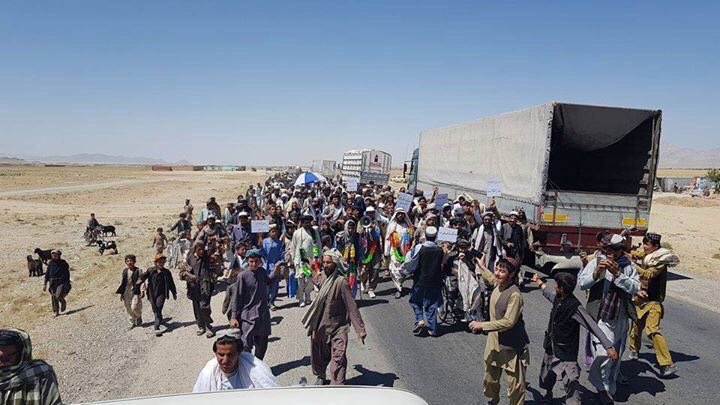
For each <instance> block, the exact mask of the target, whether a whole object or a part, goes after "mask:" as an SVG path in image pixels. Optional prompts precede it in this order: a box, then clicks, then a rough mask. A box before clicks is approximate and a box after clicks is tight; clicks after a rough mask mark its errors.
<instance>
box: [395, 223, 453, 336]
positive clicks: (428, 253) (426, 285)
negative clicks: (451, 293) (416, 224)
mask: <svg viewBox="0 0 720 405" xmlns="http://www.w3.org/2000/svg"><path fill="white" fill-rule="evenodd" d="M437 232H438V230H437V228H436V227H434V226H429V227H427V228H426V229H425V242H423V244H422V246H421V247H420V249H419V250H418V251H417V253H416V254H415V255H414V256H413V257H412V259H410V260H409V261H408V262H406V263H405V264H403V266H402V272H403V274H412V278H413V282H414V284H413V288H412V292H411V293H410V306H411V307H412V309H413V311H414V312H415V329H414V330H413V333H414V334H415V335H421V334H422V333H423V331H424V330H425V328H427V331H428V334H429V335H430V336H432V337H437V336H438V329H437V318H436V316H435V314H436V312H437V309H438V307H439V306H440V305H442V292H441V291H442V284H443V273H442V261H443V250H442V248H441V247H440V246H438V245H437V243H435V239H436V238H437Z"/></svg>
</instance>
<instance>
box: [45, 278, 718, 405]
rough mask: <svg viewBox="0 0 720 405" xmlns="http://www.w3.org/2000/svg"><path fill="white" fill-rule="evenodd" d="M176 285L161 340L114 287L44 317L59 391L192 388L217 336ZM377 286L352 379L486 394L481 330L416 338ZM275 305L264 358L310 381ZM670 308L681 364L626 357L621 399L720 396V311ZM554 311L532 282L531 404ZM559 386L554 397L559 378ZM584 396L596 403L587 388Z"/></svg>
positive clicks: (354, 352)
mask: <svg viewBox="0 0 720 405" xmlns="http://www.w3.org/2000/svg"><path fill="white" fill-rule="evenodd" d="M671 283H672V281H671ZM183 284H184V283H180V285H179V287H180V294H178V295H179V297H178V301H171V302H169V303H168V304H167V305H166V311H165V313H166V316H168V317H171V318H172V320H171V321H170V323H171V326H172V329H173V330H172V331H171V332H169V333H167V334H166V335H165V336H163V337H161V338H156V337H154V336H153V335H152V330H151V328H150V325H151V322H149V321H150V320H151V319H152V317H151V314H150V309H149V306H145V308H144V312H145V320H146V327H145V328H142V329H134V330H132V331H127V330H126V323H125V322H126V321H125V315H124V310H123V308H122V305H121V304H120V303H119V302H118V301H117V299H112V298H116V297H115V296H114V294H112V293H113V291H114V287H113V288H110V287H108V288H106V289H105V290H104V293H103V294H100V295H98V296H92V297H81V296H75V297H73V301H72V303H71V307H72V308H71V311H69V312H70V315H69V316H63V317H61V318H57V319H50V321H49V322H48V323H47V324H46V325H44V326H42V327H41V328H39V330H37V331H36V334H37V337H38V340H39V341H38V345H37V346H38V347H37V348H36V349H37V352H38V353H41V354H42V353H44V355H43V357H47V358H48V360H49V361H50V362H51V364H54V365H55V368H56V371H57V372H58V376H59V378H60V383H61V384H60V386H61V391H62V394H63V399H64V400H66V401H70V402H77V401H92V400H101V399H117V398H127V397H134V396H148V395H158V394H170V393H178V392H188V391H190V390H191V388H192V385H193V383H194V381H195V378H196V377H197V373H198V371H199V370H200V369H201V368H202V366H203V365H204V364H205V362H206V361H207V360H208V359H209V358H211V357H212V351H211V345H212V341H211V340H210V339H205V338H204V337H197V336H195V327H194V325H193V322H192V319H193V317H192V310H191V305H190V302H189V301H188V300H187V299H186V298H185V294H184V291H183V290H184V286H183ZM283 291H284V288H283ZM378 293H379V294H378V297H377V298H376V299H374V300H360V302H359V305H360V306H361V312H362V314H363V317H364V319H365V322H366V324H367V329H368V340H367V344H366V345H364V346H363V345H361V344H360V342H359V341H358V339H357V338H356V337H355V334H354V332H352V333H351V337H350V343H349V347H348V357H349V363H348V364H349V367H348V383H349V384H355V385H383V386H393V387H397V388H404V389H408V390H410V391H412V392H415V393H417V394H419V395H420V396H422V397H423V398H425V399H426V400H427V401H428V402H429V403H430V404H433V405H435V404H478V403H484V397H483V396H482V384H481V381H482V375H483V367H482V363H481V358H482V351H483V348H484V345H485V337H484V336H482V335H473V334H470V333H467V332H466V331H465V330H464V328H458V327H454V328H453V327H443V329H442V333H443V335H442V336H441V337H439V338H436V339H431V338H417V337H414V336H413V335H412V334H411V332H410V330H411V328H412V319H413V318H412V310H411V309H410V307H409V305H408V303H407V298H404V299H401V300H395V299H394V298H393V296H392V294H393V291H392V289H391V287H390V285H389V282H387V281H386V282H384V283H382V284H381V286H380V288H379V291H378ZM223 294H224V293H222V292H219V293H218V295H217V296H216V297H215V298H214V299H213V309H214V311H213V312H214V314H213V317H215V318H216V321H217V324H218V325H222V324H223V316H222V315H221V314H220V313H219V309H220V308H219V307H220V304H221V303H222V297H223ZM279 304H280V305H281V307H282V309H281V310H279V311H277V312H273V314H272V316H273V320H274V323H275V325H274V326H273V335H274V336H273V337H271V343H270V347H269V351H268V355H267V357H266V359H265V360H266V361H267V362H268V364H269V365H270V366H271V367H272V369H273V372H274V373H275V374H276V375H278V377H279V379H280V382H281V384H282V385H293V384H297V382H298V380H299V378H300V377H306V378H307V379H308V380H309V381H310V382H312V381H313V377H312V372H311V370H310V342H309V338H308V337H307V335H306V334H305V331H304V330H303V328H302V326H301V324H300V318H301V317H302V315H303V313H304V312H305V310H304V309H302V308H297V306H296V303H295V302H294V300H288V299H287V298H285V297H283V298H282V300H281V302H279ZM666 309H667V316H666V319H665V321H664V328H665V332H666V335H667V337H668V341H669V344H670V348H671V350H672V351H673V356H674V357H675V360H676V362H677V363H678V367H679V368H680V372H679V377H678V378H676V379H673V380H660V379H658V378H657V372H656V371H655V369H654V368H653V367H652V366H651V364H652V362H653V361H654V356H653V354H652V351H651V349H643V353H642V354H641V360H640V361H628V362H625V363H624V365H623V370H624V372H625V374H626V375H627V376H628V377H629V378H630V380H631V382H632V384H631V385H630V386H629V387H622V388H621V390H620V392H619V394H618V399H619V401H618V402H624V403H632V404H676V403H693V404H706V403H707V404H711V403H716V402H717V401H716V400H715V398H717V395H716V394H715V393H714V390H713V386H712V382H715V381H720V375H719V374H720V373H718V370H719V369H720V367H719V366H718V365H717V362H716V359H718V358H720V346H719V345H718V343H717V337H718V333H717V331H718V330H720V315H718V314H717V313H716V312H711V311H707V310H705V309H700V308H699V307H697V306H694V305H692V304H688V303H685V302H684V301H679V300H675V299H668V302H667V303H666ZM549 312H550V304H549V303H548V302H546V301H545V300H544V299H543V298H542V297H541V295H540V294H539V292H538V291H529V292H527V293H526V294H525V319H526V324H527V327H528V332H529V335H530V340H531V349H530V353H531V365H530V369H529V370H528V382H529V383H530V394H529V395H528V396H527V400H528V403H533V402H532V401H533V400H534V396H533V393H536V394H537V391H536V390H537V386H538V385H537V378H538V372H539V368H540V360H541V351H540V350H541V348H540V344H541V342H542V334H543V331H544V328H545V325H546V323H547V319H548V316H549ZM225 327H226V326H225ZM49 337H51V339H48V338H49ZM98 359H104V361H100V362H98V361H97V360H98ZM130 370H132V372H130V373H129V372H128V371H130ZM586 376H587V373H585V372H584V373H583V384H584V386H585V387H587V388H590V389H591V390H592V387H591V386H590V384H589V383H588V382H587V379H586ZM137 381H143V383H142V384H137V383H136V382H137ZM88 382H94V383H92V384H88ZM593 391H594V390H593ZM555 395H556V397H558V398H559V397H561V395H562V393H561V390H560V387H558V388H557V389H556V390H555ZM585 398H587V400H588V402H587V403H592V401H591V398H592V395H591V394H587V395H586V397H585ZM556 403H560V401H559V400H558V401H556Z"/></svg>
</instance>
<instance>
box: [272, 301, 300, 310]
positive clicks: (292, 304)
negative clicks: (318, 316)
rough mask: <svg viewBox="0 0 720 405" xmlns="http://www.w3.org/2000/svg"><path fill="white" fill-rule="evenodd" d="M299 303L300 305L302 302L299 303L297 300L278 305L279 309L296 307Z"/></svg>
mask: <svg viewBox="0 0 720 405" xmlns="http://www.w3.org/2000/svg"><path fill="white" fill-rule="evenodd" d="M298 305H300V303H298V302H297V301H295V302H288V303H287V304H282V305H278V306H277V310H281V309H287V308H295V307H297V306H298Z"/></svg>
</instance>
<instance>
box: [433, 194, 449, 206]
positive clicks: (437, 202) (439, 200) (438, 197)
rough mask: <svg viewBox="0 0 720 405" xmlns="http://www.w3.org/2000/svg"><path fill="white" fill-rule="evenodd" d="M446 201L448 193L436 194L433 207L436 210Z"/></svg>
mask: <svg viewBox="0 0 720 405" xmlns="http://www.w3.org/2000/svg"><path fill="white" fill-rule="evenodd" d="M446 202H448V195H447V194H438V195H436V196H435V209H436V210H442V206H443V205H445V203H446Z"/></svg>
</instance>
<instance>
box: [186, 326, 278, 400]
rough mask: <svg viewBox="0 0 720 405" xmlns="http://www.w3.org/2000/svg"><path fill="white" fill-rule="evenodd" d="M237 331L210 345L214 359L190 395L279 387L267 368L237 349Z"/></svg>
mask: <svg viewBox="0 0 720 405" xmlns="http://www.w3.org/2000/svg"><path fill="white" fill-rule="evenodd" d="M239 339H240V329H227V330H226V331H224V332H222V333H221V334H219V338H218V339H217V340H216V341H215V343H214V344H213V352H215V357H214V358H212V359H211V360H210V361H208V362H207V364H205V367H203V369H202V370H201V371H200V375H198V378H197V381H196V382H195V386H194V387H193V392H212V391H225V390H237V389H245V388H273V387H279V384H278V381H277V378H276V377H275V376H274V375H273V374H272V371H271V370H270V367H269V366H268V365H267V364H265V363H264V362H263V361H262V360H260V359H258V358H256V357H255V356H253V355H252V353H248V352H242V351H241V350H240V349H239V342H240V340H239Z"/></svg>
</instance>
